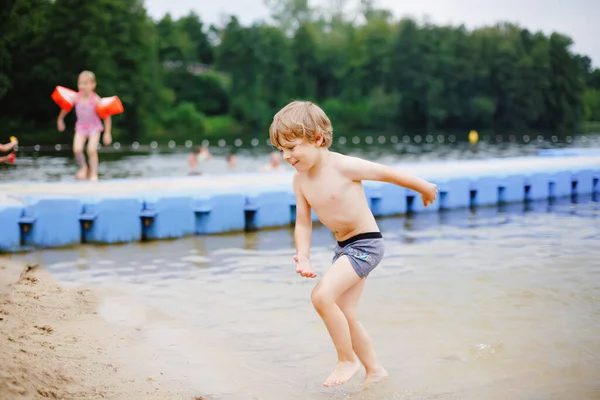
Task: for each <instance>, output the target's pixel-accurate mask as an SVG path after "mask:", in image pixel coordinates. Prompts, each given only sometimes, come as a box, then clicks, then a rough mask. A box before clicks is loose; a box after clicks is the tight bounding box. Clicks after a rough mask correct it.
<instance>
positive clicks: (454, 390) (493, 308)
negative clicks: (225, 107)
mask: <svg viewBox="0 0 600 400" xmlns="http://www.w3.org/2000/svg"><path fill="white" fill-rule="evenodd" d="M379 224H380V228H381V230H382V232H383V234H384V237H385V239H386V257H385V259H384V261H383V262H382V264H381V265H380V266H379V267H377V269H376V270H375V271H374V272H373V273H372V275H371V276H370V278H369V280H368V282H367V285H366V289H365V293H364V295H363V298H362V300H361V304H360V305H359V317H360V318H361V320H362V323H363V324H364V326H365V327H366V328H367V330H368V331H369V332H370V334H371V336H372V339H373V341H374V343H375V346H376V350H377V351H378V353H379V355H380V358H381V360H382V362H383V364H384V365H385V367H386V368H387V369H388V371H389V372H390V376H391V379H390V380H389V381H387V382H386V383H384V384H381V385H379V386H378V387H376V388H373V389H370V390H366V391H363V390H361V388H360V385H359V383H360V379H361V378H362V376H363V375H364V371H361V372H360V373H359V374H358V376H357V377H355V378H354V379H353V380H352V381H351V383H349V384H348V385H346V386H344V387H342V388H333V389H331V388H328V389H327V388H323V387H322V386H321V382H322V381H323V380H324V379H325V377H326V376H327V375H328V374H329V372H330V370H331V369H332V368H333V366H334V363H335V360H336V359H335V353H334V351H333V347H332V345H331V342H330V339H329V336H328V335H327V332H326V330H325V327H324V325H323V324H322V322H321V320H320V319H319V318H318V316H317V314H316V313H315V312H314V310H313V309H312V307H311V304H310V300H309V298H310V292H311V290H312V288H313V286H314V284H315V281H314V280H303V279H301V278H299V277H298V276H296V274H295V272H294V267H293V265H292V262H291V256H292V254H293V237H292V231H291V230H290V229H277V230H268V231H261V232H257V233H251V234H235V235H225V236H203V237H191V238H186V239H181V240H174V241H165V242H154V243H145V244H127V245H122V246H110V247H102V246H81V247H78V248H76V249H67V250H56V249H55V250H47V251H39V252H36V253H31V254H24V255H13V256H12V257H13V258H15V259H22V260H25V261H30V262H31V261H34V262H39V263H42V264H44V265H46V266H47V267H48V268H49V270H50V271H51V272H52V273H53V274H54V275H56V276H57V277H58V278H59V279H61V280H62V281H64V282H70V283H75V284H77V283H87V284H93V285H98V287H99V290H100V291H101V293H103V294H102V297H101V298H102V303H101V306H100V313H101V314H102V315H103V316H104V317H105V318H107V319H108V320H109V321H111V322H112V323H115V324H123V325H127V326H134V327H138V328H140V329H141V332H143V333H144V335H145V337H146V339H147V341H148V342H149V343H151V344H152V345H153V346H154V348H155V352H154V353H153V354H149V355H148V358H147V359H146V360H143V363H141V364H143V367H144V368H148V369H150V370H152V369H155V370H157V371H160V372H161V374H162V375H161V379H177V380H179V381H180V382H181V387H182V388H184V390H188V391H189V393H195V394H197V393H203V394H204V395H206V398H207V399H265V400H267V399H268V400H271V399H273V400H281V399H290V400H296V399H298V400H300V399H315V400H320V399H328V400H333V399H335V400H338V399H352V400H359V399H361V400H383V399H598V398H600V335H599V327H600V203H598V202H594V201H591V200H590V199H580V200H579V203H571V202H570V201H568V200H567V201H560V202H558V203H554V204H548V203H545V202H544V203H535V204H531V205H528V206H524V205H522V204H518V205H511V206H508V207H504V208H500V209H498V208H489V209H478V210H458V211H452V212H444V213H439V214H438V213H432V214H419V215H415V216H413V217H394V218H383V219H379ZM333 240H334V239H333V237H332V236H331V234H330V233H329V231H327V230H326V229H325V228H323V227H321V226H315V230H314V235H313V248H312V259H313V263H314V265H315V266H316V268H317V270H318V272H320V273H323V272H324V271H325V269H326V268H327V266H328V264H329V261H330V259H331V256H332V245H333V243H334V242H333Z"/></svg>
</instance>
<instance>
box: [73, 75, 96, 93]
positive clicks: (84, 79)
mask: <svg viewBox="0 0 600 400" xmlns="http://www.w3.org/2000/svg"><path fill="white" fill-rule="evenodd" d="M77 87H78V88H79V91H80V92H84V93H91V92H92V91H93V90H94V89H95V88H96V82H94V80H93V79H92V78H90V77H89V76H85V75H84V76H81V77H79V79H78V81H77Z"/></svg>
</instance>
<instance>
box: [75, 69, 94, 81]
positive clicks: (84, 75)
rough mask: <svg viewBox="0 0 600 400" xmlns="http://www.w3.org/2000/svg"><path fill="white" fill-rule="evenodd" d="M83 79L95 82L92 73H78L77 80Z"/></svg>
mask: <svg viewBox="0 0 600 400" xmlns="http://www.w3.org/2000/svg"><path fill="white" fill-rule="evenodd" d="M84 77H85V78H90V79H91V80H92V81H94V82H96V75H95V74H94V73H93V72H92V71H81V72H80V73H79V79H81V78H84Z"/></svg>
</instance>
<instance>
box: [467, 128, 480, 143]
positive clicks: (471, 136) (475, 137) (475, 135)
mask: <svg viewBox="0 0 600 400" xmlns="http://www.w3.org/2000/svg"><path fill="white" fill-rule="evenodd" d="M478 141H479V134H478V133H477V131H476V130H472V131H471V132H469V143H471V144H476V143H477V142H478Z"/></svg>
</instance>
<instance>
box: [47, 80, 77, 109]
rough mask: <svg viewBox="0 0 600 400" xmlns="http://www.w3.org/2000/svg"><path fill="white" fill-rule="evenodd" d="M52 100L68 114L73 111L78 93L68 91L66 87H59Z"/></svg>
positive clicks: (55, 90)
mask: <svg viewBox="0 0 600 400" xmlns="http://www.w3.org/2000/svg"><path fill="white" fill-rule="evenodd" d="M50 97H52V100H54V102H55V103H56V104H58V106H59V107H60V108H61V110H65V111H67V112H69V111H71V110H72V109H73V106H74V105H75V100H77V92H75V91H73V90H71V89H67V88H66V87H62V86H57V87H56V88H55V89H54V92H52V96H50Z"/></svg>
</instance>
